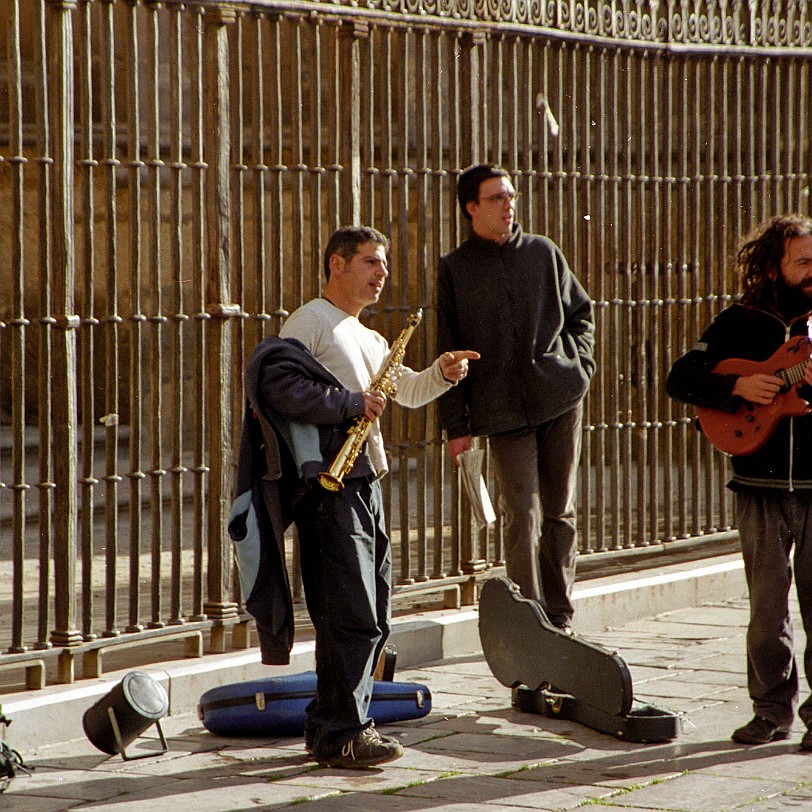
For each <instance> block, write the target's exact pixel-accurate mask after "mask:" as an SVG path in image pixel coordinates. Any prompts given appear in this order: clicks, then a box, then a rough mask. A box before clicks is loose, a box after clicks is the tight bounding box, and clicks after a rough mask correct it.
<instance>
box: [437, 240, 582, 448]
mask: <svg viewBox="0 0 812 812" xmlns="http://www.w3.org/2000/svg"><path fill="white" fill-rule="evenodd" d="M437 304H438V312H439V317H438V349H439V352H441V353H442V352H446V351H447V350H453V349H460V348H463V347H464V348H465V349H470V350H477V351H478V352H479V353H480V354H481V356H482V357H481V359H480V360H478V361H476V362H475V363H473V364H471V366H470V368H469V373H468V376H467V378H466V379H465V381H464V382H463V383H461V384H460V385H459V386H457V387H455V388H454V389H451V390H450V391H449V392H447V393H446V394H444V395H443V396H442V397H441V398H440V399H439V401H438V408H439V414H440V423H441V425H442V427H443V429H445V431H446V434H447V436H448V438H449V439H453V438H455V437H462V436H464V435H466V434H473V435H488V434H498V433H499V432H504V431H513V430H515V429H521V428H526V427H530V426H537V425H540V424H541V423H544V422H545V421H547V420H551V419H553V418H554V417H557V416H558V415H561V414H563V413H564V412H566V411H567V410H569V409H571V408H572V407H573V406H574V405H575V404H576V403H577V402H578V401H579V400H580V399H581V398H583V396H584V395H585V394H586V391H587V389H588V388H589V381H590V379H591V377H592V374H593V372H594V371H595V361H594V358H593V349H594V343H595V328H594V324H593V318H592V302H591V300H590V298H589V295H588V294H587V292H586V291H585V290H584V288H583V286H582V285H581V284H580V282H579V281H578V280H577V279H576V277H575V275H574V274H573V273H572V271H571V270H570V268H569V266H568V264H567V261H566V259H565V258H564V255H563V254H562V253H561V251H560V250H559V248H558V246H556V244H555V243H554V242H552V240H549V239H548V238H547V237H542V236H537V235H534V234H525V233H524V232H523V231H522V229H521V227H520V226H519V225H518V224H516V225H514V230H513V234H512V235H511V237H510V239H509V240H508V241H507V242H506V243H505V244H504V245H502V246H499V245H497V244H496V243H495V242H492V241H490V240H484V239H482V238H480V237H478V236H476V235H472V236H471V237H469V238H468V239H467V240H466V241H465V242H464V243H462V244H461V245H460V246H459V247H458V248H456V249H455V250H453V251H451V252H450V253H449V254H446V255H445V256H444V257H442V258H441V259H440V271H439V277H438V288H437Z"/></svg>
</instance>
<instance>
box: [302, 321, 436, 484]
mask: <svg viewBox="0 0 812 812" xmlns="http://www.w3.org/2000/svg"><path fill="white" fill-rule="evenodd" d="M422 318H423V310H422V309H420V308H418V309H417V310H416V311H415V312H414V313H412V314H411V315H410V316H409V318H408V320H407V322H406V326H405V327H404V328H403V331H402V332H401V334H400V335H399V336H398V337H397V339H396V341H395V343H394V344H392V346H391V348H390V349H389V355H387V356H386V358H385V359H384V361H383V363H382V364H381V368H380V369H379V370H378V371H377V372H376V373H375V377H374V378H373V379H372V381H371V382H370V384H369V387H368V389H369V390H371V391H373V392H381V393H383V394H384V395H386V397H388V398H392V397H394V396H395V394H396V393H397V391H398V379H399V378H400V376H401V375H402V374H403V356H404V355H405V354H406V345H407V344H408V343H409V339H410V338H411V337H412V333H413V332H414V330H415V327H417V325H418V324H420V320H421V319H422ZM371 426H372V421H371V420H370V419H369V418H368V417H366V416H365V415H361V417H357V418H356V419H355V422H354V423H353V424H352V426H351V427H350V430H349V431H348V432H347V439H346V440H345V441H344V445H343V446H341V451H339V452H338V454H337V455H336V458H335V459H334V460H333V464H332V465H331V466H330V467H329V469H328V470H326V471H322V472H321V473H320V474H319V475H318V477H317V478H318V481H319V485H321V486H322V488H326V489H327V490H328V491H340V490H341V489H342V488H343V487H344V482H343V480H344V477H345V476H346V475H347V474H348V473H349V472H350V471H351V470H352V466H353V465H355V461H356V460H357V459H358V455H359V454H360V453H361V449H362V448H363V445H364V442H366V439H367V435H368V434H369V429H370V428H371Z"/></svg>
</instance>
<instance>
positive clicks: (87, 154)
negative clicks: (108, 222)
mask: <svg viewBox="0 0 812 812" xmlns="http://www.w3.org/2000/svg"><path fill="white" fill-rule="evenodd" d="M90 13H91V6H90V3H88V2H86V0H82V2H81V3H80V5H79V14H78V16H77V22H78V24H79V31H78V42H79V58H78V59H77V66H78V70H79V77H78V83H77V89H78V94H77V95H78V99H79V118H80V122H79V156H80V157H79V160H78V162H77V165H78V166H79V168H80V172H81V175H80V177H79V179H78V180H79V187H78V191H79V193H80V195H81V200H80V207H79V210H80V211H81V223H82V226H81V246H82V252H81V256H82V278H83V282H84V286H83V299H84V301H83V303H82V310H83V315H82V329H81V330H80V332H79V356H80V362H81V376H80V381H81V386H80V393H81V394H80V406H81V421H82V465H81V468H82V475H81V479H80V484H81V488H82V498H81V510H80V519H81V524H80V528H79V535H80V539H81V540H80V548H81V558H82V609H81V614H82V623H81V626H82V637H83V638H84V639H85V640H88V639H93V638H94V637H95V634H94V633H93V586H94V578H93V540H94V532H93V523H94V522H93V519H94V516H93V514H94V510H95V506H94V495H95V488H96V486H97V485H98V484H99V480H98V479H97V478H96V476H95V471H94V457H95V427H94V423H95V420H94V414H95V396H94V389H95V380H96V370H95V334H96V330H97V327H98V325H99V320H98V319H97V318H96V315H95V305H94V296H95V290H94V289H95V227H94V222H93V220H94V214H95V211H94V190H93V183H94V176H95V173H94V168H95V167H96V166H98V162H97V161H95V160H94V158H93V62H92V40H91V16H90Z"/></svg>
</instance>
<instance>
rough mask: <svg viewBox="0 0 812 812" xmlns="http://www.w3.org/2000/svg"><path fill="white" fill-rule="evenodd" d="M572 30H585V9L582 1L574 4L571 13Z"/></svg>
mask: <svg viewBox="0 0 812 812" xmlns="http://www.w3.org/2000/svg"><path fill="white" fill-rule="evenodd" d="M572 26H573V30H574V31H586V9H585V8H584V4H583V3H576V4H575V13H574V14H573V15H572Z"/></svg>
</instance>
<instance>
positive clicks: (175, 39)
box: [167, 3, 189, 624]
mask: <svg viewBox="0 0 812 812" xmlns="http://www.w3.org/2000/svg"><path fill="white" fill-rule="evenodd" d="M168 10H169V54H168V58H169V88H168V94H169V163H168V164H167V166H168V167H169V170H170V174H169V193H168V197H169V212H168V215H167V219H168V231H167V237H168V240H167V242H168V256H169V266H170V278H171V281H170V283H169V302H168V308H169V311H170V313H171V314H172V315H171V316H170V322H171V329H170V336H171V340H170V344H169V354H170V362H169V375H170V380H171V381H172V385H171V396H170V404H169V409H170V434H171V446H172V451H171V453H172V467H171V468H170V469H169V474H170V478H169V493H170V510H171V514H172V518H171V527H170V550H171V556H172V563H171V571H172V593H171V597H170V606H169V623H170V624H180V623H182V622H184V606H183V594H184V590H183V575H184V569H185V568H184V549H183V541H184V523H183V518H184V497H183V486H184V481H185V474H187V473H188V470H189V469H188V468H187V467H186V465H185V461H184V447H185V438H184V432H185V430H186V423H185V421H184V419H183V411H184V405H185V396H184V394H185V389H186V384H185V379H186V377H187V375H188V372H187V370H186V355H185V349H186V341H185V332H186V330H187V329H188V322H189V316H188V314H187V313H186V303H185V301H184V298H185V297H184V288H185V284H186V280H185V278H184V276H185V273H184V261H183V260H184V253H183V242H184V231H183V213H184V206H183V173H184V170H186V169H188V167H187V165H186V164H185V163H184V137H183V121H184V110H185V106H184V98H183V94H184V81H183V80H184V71H183V68H184V65H185V62H184V58H183V6H182V5H180V4H179V3H177V4H175V3H173V4H172V5H170V6H169V7H168Z"/></svg>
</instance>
